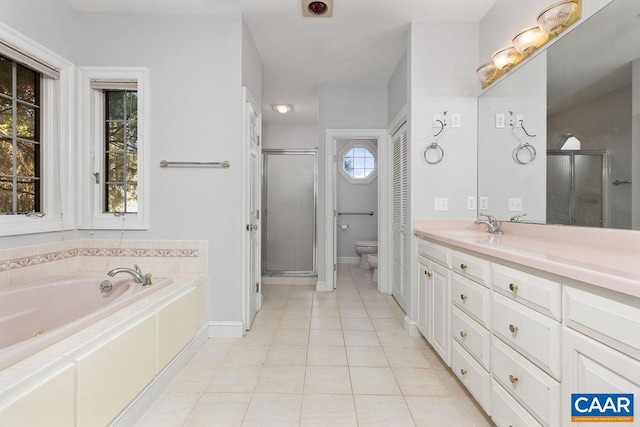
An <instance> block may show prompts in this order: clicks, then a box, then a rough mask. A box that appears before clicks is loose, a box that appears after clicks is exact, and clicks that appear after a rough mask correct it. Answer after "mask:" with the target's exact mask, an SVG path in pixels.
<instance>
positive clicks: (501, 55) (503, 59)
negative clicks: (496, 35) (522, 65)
mask: <svg viewBox="0 0 640 427" xmlns="http://www.w3.org/2000/svg"><path fill="white" fill-rule="evenodd" d="M520 60H522V55H520V52H518V50H517V49H516V48H515V47H513V46H509V47H505V48H502V49H500V50H499V51H497V52H496V53H494V54H493V63H494V64H496V67H497V68H498V70H505V71H509V70H510V69H511V67H513V66H514V65H516V64H517V63H518V62H520Z"/></svg>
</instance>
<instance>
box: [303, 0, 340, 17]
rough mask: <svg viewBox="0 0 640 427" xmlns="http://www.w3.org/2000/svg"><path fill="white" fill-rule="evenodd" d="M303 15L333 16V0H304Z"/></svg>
mask: <svg viewBox="0 0 640 427" xmlns="http://www.w3.org/2000/svg"><path fill="white" fill-rule="evenodd" d="M302 16H306V17H308V18H329V17H331V16H333V0H302Z"/></svg>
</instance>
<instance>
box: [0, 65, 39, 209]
mask: <svg viewBox="0 0 640 427" xmlns="http://www.w3.org/2000/svg"><path fill="white" fill-rule="evenodd" d="M40 80H41V75H40V74H39V73H38V72H36V71H34V70H32V69H30V68H27V67H25V66H23V65H21V64H19V63H17V62H15V61H12V60H10V59H7V58H4V57H2V56H0V214H5V215H6V214H25V213H28V212H40V210H41V207H40V205H41V197H40V188H41V174H40V172H41V171H40V151H41V147H40V126H41V124H40V117H41V111H40Z"/></svg>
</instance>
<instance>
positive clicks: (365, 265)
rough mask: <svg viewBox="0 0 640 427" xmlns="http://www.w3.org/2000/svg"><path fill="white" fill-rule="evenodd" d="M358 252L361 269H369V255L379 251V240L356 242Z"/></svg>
mask: <svg viewBox="0 0 640 427" xmlns="http://www.w3.org/2000/svg"><path fill="white" fill-rule="evenodd" d="M356 253H357V254H358V255H360V265H359V267H360V269H362V270H369V269H370V268H371V266H370V265H369V261H368V260H367V255H371V254H377V253H378V242H368V241H360V242H356Z"/></svg>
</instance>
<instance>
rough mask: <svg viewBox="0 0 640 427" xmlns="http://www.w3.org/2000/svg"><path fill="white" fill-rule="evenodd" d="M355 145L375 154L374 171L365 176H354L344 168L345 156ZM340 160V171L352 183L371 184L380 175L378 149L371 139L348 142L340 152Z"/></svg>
mask: <svg viewBox="0 0 640 427" xmlns="http://www.w3.org/2000/svg"><path fill="white" fill-rule="evenodd" d="M355 147H364V148H366V149H367V150H369V152H370V153H371V154H372V155H373V171H372V172H371V173H370V174H369V175H368V176H366V177H365V178H354V177H352V176H351V175H349V173H347V171H346V170H344V156H345V155H346V154H347V153H348V152H349V151H351V149H352V148H355ZM338 160H339V161H340V163H339V166H338V171H339V172H340V174H342V176H343V177H344V178H345V179H346V180H347V181H348V182H350V183H351V184H371V183H372V182H373V180H374V179H376V177H377V176H378V149H377V147H376V146H375V145H374V144H373V143H372V142H371V141H367V140H352V141H349V142H347V144H346V145H345V146H344V147H343V148H342V150H340V152H339V153H338Z"/></svg>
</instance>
